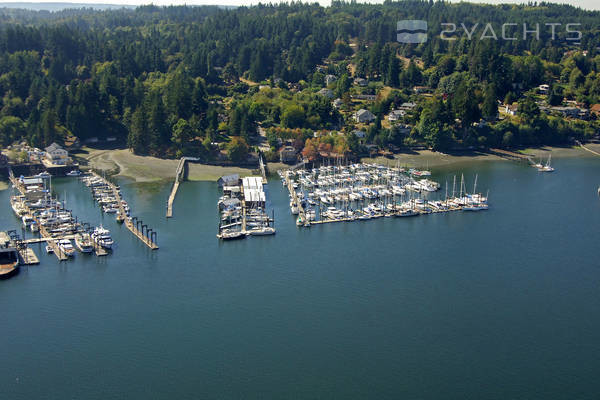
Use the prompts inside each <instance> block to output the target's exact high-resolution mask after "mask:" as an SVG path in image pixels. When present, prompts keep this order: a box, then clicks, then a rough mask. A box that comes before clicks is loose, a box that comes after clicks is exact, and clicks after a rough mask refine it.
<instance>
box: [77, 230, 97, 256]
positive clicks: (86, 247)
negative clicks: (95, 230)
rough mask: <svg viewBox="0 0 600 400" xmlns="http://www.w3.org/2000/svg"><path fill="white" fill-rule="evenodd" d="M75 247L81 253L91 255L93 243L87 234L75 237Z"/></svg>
mask: <svg viewBox="0 0 600 400" xmlns="http://www.w3.org/2000/svg"><path fill="white" fill-rule="evenodd" d="M75 246H77V248H78V249H79V251H81V252H82V253H91V252H92V251H93V250H94V243H93V242H92V239H91V238H90V235H89V234H87V233H84V234H81V235H77V236H76V237H75Z"/></svg>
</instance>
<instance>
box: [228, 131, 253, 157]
mask: <svg viewBox="0 0 600 400" xmlns="http://www.w3.org/2000/svg"><path fill="white" fill-rule="evenodd" d="M249 151H250V148H249V147H248V144H247V143H246V141H245V140H244V139H243V138H241V137H234V138H231V142H229V143H228V144H227V156H228V157H229V159H230V160H231V161H233V162H244V161H246V158H247V157H248V153H249Z"/></svg>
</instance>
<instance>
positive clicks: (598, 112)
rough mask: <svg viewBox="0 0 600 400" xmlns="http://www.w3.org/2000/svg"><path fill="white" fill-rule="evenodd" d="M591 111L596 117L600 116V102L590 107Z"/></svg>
mask: <svg viewBox="0 0 600 400" xmlns="http://www.w3.org/2000/svg"><path fill="white" fill-rule="evenodd" d="M590 113H592V114H594V115H595V116H596V117H600V104H594V105H593V106H592V107H590Z"/></svg>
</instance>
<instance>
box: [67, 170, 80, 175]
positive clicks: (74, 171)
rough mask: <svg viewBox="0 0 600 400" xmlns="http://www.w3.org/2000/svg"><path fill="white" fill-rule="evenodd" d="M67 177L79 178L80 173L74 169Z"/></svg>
mask: <svg viewBox="0 0 600 400" xmlns="http://www.w3.org/2000/svg"><path fill="white" fill-rule="evenodd" d="M67 176H81V171H79V170H78V169H74V170H73V171H71V172H68V173H67Z"/></svg>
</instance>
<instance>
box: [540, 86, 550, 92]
mask: <svg viewBox="0 0 600 400" xmlns="http://www.w3.org/2000/svg"><path fill="white" fill-rule="evenodd" d="M538 92H539V93H540V94H548V93H549V92H550V85H546V84H544V85H540V86H538Z"/></svg>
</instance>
